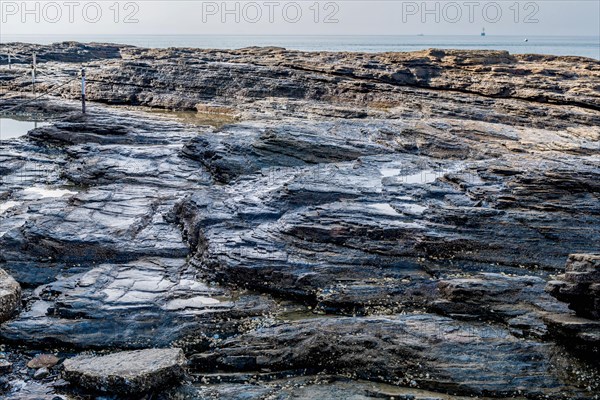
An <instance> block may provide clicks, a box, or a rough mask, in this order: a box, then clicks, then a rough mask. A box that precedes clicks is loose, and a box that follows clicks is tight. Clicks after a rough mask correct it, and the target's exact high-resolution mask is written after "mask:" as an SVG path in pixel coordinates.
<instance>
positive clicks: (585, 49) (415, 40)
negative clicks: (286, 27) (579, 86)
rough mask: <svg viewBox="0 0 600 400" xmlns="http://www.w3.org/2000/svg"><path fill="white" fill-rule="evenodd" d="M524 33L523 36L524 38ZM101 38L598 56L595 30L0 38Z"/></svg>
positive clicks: (221, 45)
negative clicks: (560, 32) (496, 33)
mask: <svg viewBox="0 0 600 400" xmlns="http://www.w3.org/2000/svg"><path fill="white" fill-rule="evenodd" d="M525 39H527V41H525ZM71 40H74V41H79V42H106V43H119V44H128V45H134V46H141V47H157V48H166V47H195V48H211V49H238V48H243V47H250V46H277V47H284V48H287V49H290V50H302V51H353V52H369V53H373V52H387V51H417V50H423V49H429V48H439V49H451V48H452V49H467V50H506V51H508V52H510V53H512V54H549V55H561V56H562V55H571V56H582V57H589V58H595V59H597V60H600V39H599V38H598V37H597V36H528V37H527V38H525V37H524V36H493V35H488V36H480V35H469V36H467V35H464V36H461V35H447V36H442V35H431V36H430V35H425V36H417V35H414V36H408V35H402V36H394V35H388V36H370V35H369V36H351V35H348V36H333V35H328V36H317V35H315V36H308V35H307V36H296V35H293V36H286V35H276V36H259V35H4V34H3V35H2V36H1V37H0V43H9V42H28V43H39V44H50V43H54V42H62V41H71Z"/></svg>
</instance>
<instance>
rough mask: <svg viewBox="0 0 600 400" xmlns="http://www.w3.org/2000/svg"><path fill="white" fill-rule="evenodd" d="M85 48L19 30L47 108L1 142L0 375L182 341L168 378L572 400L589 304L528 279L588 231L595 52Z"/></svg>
mask: <svg viewBox="0 0 600 400" xmlns="http://www.w3.org/2000/svg"><path fill="white" fill-rule="evenodd" d="M14 46H16V47H17V48H16V50H18V52H19V54H21V53H27V52H30V51H31V50H32V49H33V48H34V47H35V46H29V45H14ZM86 46H89V47H90V49H89V50H90V53H86V52H85V51H82V50H86V49H85V48H84V45H76V44H71V45H52V46H45V47H43V48H41V47H39V46H38V47H35V48H36V50H37V51H39V54H46V55H47V57H46V58H47V60H43V62H44V64H43V66H44V71H45V75H43V78H42V77H41V78H40V82H39V90H41V91H44V90H49V89H56V93H57V94H58V95H60V96H62V98H60V99H58V98H53V99H52V98H51V99H50V100H48V101H44V102H33V103H28V104H27V105H26V106H24V108H23V110H22V112H23V113H28V114H36V115H39V114H44V115H46V116H47V117H48V118H50V119H51V121H52V122H53V124H52V125H50V126H45V127H42V128H39V129H36V130H34V131H31V132H30V133H29V134H28V135H27V137H24V138H20V139H15V140H11V141H7V142H4V141H3V142H2V143H1V144H0V164H1V166H0V178H1V179H2V187H1V189H0V205H3V208H2V210H3V211H2V212H1V213H0V250H1V251H0V266H2V268H4V269H5V270H7V271H8V272H9V273H10V274H12V275H13V276H14V277H15V278H16V279H17V280H18V281H19V282H20V283H21V284H22V285H23V287H24V293H25V295H24V297H23V298H24V304H25V309H24V311H23V312H22V313H21V314H20V315H19V316H18V317H17V318H16V319H13V320H11V321H8V322H5V323H4V324H3V325H2V327H1V328H0V337H2V340H3V342H4V343H11V344H18V345H19V346H18V347H17V349H16V350H15V349H11V348H9V350H8V354H9V356H10V357H13V358H14V359H15V360H16V361H15V362H16V364H15V365H18V366H19V367H18V368H13V371H12V372H11V373H10V375H9V377H10V380H11V382H19V381H20V380H24V381H25V385H24V387H23V388H22V390H20V389H19V388H18V387H16V386H14V387H12V389H10V390H11V392H10V393H13V394H15V395H16V394H17V393H25V392H26V391H30V393H44V396H46V395H54V394H55V393H56V392H57V391H59V392H61V391H63V392H65V393H69V389H65V388H64V387H63V386H60V387H59V386H56V387H54V386H52V387H50V386H48V385H50V384H53V383H52V382H55V377H54V376H53V375H50V376H49V377H47V378H46V379H44V380H43V381H39V382H38V381H31V377H29V376H27V375H26V374H25V375H23V374H22V372H21V371H22V370H25V371H27V369H26V368H25V367H24V366H25V363H26V361H27V360H29V359H30V358H31V356H33V355H34V354H35V353H37V352H39V350H38V349H39V348H44V347H45V348H47V347H50V346H54V345H56V344H59V345H60V347H61V348H64V349H68V350H69V351H73V350H74V349H77V351H79V350H80V349H90V348H93V349H99V350H107V349H111V350H112V349H114V348H120V349H137V348H148V347H171V346H177V347H182V348H184V349H185V351H186V352H187V353H188V354H190V355H193V357H191V358H192V359H193V364H194V368H195V369H196V370H197V371H196V372H198V373H199V374H202V375H201V376H197V377H194V379H193V382H192V383H191V384H190V385H186V386H185V388H181V390H182V391H179V389H176V390H174V391H173V392H168V393H166V392H165V393H163V394H165V395H167V394H169V395H171V394H173V395H174V396H177V395H190V396H192V397H194V396H196V397H202V396H204V397H209V398H210V397H211V396H213V397H214V396H221V395H222V396H223V397H225V398H227V397H229V398H239V396H238V394H239V393H236V390H242V391H244V392H243V393H247V394H248V397H250V398H252V396H254V397H257V396H262V397H265V396H271V397H283V398H286V397H294V396H296V397H298V396H300V397H314V398H336V396H337V398H339V397H343V398H345V397H350V396H351V395H354V394H356V396H358V398H361V396H362V397H364V398H369V397H391V396H396V395H397V396H398V397H399V398H402V396H405V397H406V398H410V396H413V395H414V396H417V394H413V393H411V392H410V391H402V390H403V389H406V386H419V387H421V388H428V389H431V390H435V391H440V392H445V393H450V392H452V393H462V394H465V395H478V396H483V395H489V396H493V397H503V396H519V395H524V396H526V397H529V398H542V397H545V396H549V397H550V398H557V399H558V398H562V399H567V398H593V396H594V395H595V392H597V390H598V387H599V386H598V385H599V379H598V375H597V361H596V359H597V357H596V356H595V355H596V354H597V353H594V351H595V350H594V349H595V348H597V347H595V346H597V339H598V337H599V336H598V328H597V324H596V322H597V321H593V320H588V319H582V318H579V317H576V316H574V315H573V313H572V312H570V311H569V310H568V305H567V304H566V303H562V302H560V301H559V300H558V299H556V298H554V297H552V296H551V295H550V294H549V293H546V292H545V291H544V287H545V285H546V283H547V282H548V281H549V280H551V279H553V278H552V277H551V274H554V273H561V272H563V271H564V263H565V260H566V259H567V257H568V255H569V254H572V253H583V254H585V253H593V252H596V251H597V248H596V247H597V245H596V244H597V243H598V242H600V210H599V208H598V201H597V200H598V195H599V193H600V186H599V183H598V182H600V166H599V165H598V162H597V157H598V155H599V151H600V147H599V146H598V143H599V139H600V129H599V128H598V127H599V126H600V113H599V110H598V108H599V105H600V101H599V99H600V95H599V94H598V91H597V90H596V89H597V88H596V86H597V81H598V71H600V69H599V64H598V62H597V61H595V60H589V59H583V58H569V57H546V56H533V55H527V56H513V55H509V54H507V53H506V52H480V51H476V52H469V51H451V50H430V51H423V52H417V53H408V54H392V53H388V54H345V53H325V52H323V53H304V52H294V51H286V50H283V49H275V48H267V49H258V48H252V49H241V50H227V51H221V50H197V49H138V48H132V47H127V46H122V47H120V46H117V49H116V50H115V49H114V47H115V46H112V47H111V46H104V45H86ZM92 48H93V49H92ZM117 52H118V54H117ZM52 54H54V55H56V58H55V60H54V61H49V60H50V59H51V57H53V56H52ZM61 54H63V55H64V57H63V56H61ZM86 57H87V59H86V61H90V63H89V66H88V70H87V72H88V77H89V83H88V95H89V99H90V100H91V102H90V104H89V108H88V114H87V115H86V116H82V115H80V114H79V113H78V111H77V110H78V107H79V104H78V102H77V101H69V100H68V99H74V100H78V96H79V88H78V82H76V81H73V82H71V83H69V84H66V85H65V86H60V85H63V84H64V83H65V82H67V81H68V80H69V79H73V73H74V72H75V73H76V72H77V71H73V69H72V66H69V65H68V64H66V63H65V62H64V61H70V60H73V59H79V60H81V58H86ZM99 59H102V62H101V63H96V62H95V61H94V60H99ZM23 70H24V68H21V67H19V66H17V67H15V68H13V70H11V71H12V72H7V71H4V70H3V72H2V73H1V74H0V75H1V76H0V79H2V81H3V83H6V85H4V87H6V88H7V91H6V92H3V93H2V94H0V96H1V98H2V102H1V104H0V109H7V108H9V107H13V106H16V105H18V104H22V103H20V102H22V100H23V98H25V97H26V96H27V93H29V91H30V87H29V75H28V74H25V75H24V74H22V73H23ZM474 74H475V75H474ZM473 76H476V77H477V79H473ZM59 86H60V88H59ZM99 103H109V104H126V105H146V106H151V107H161V108H175V109H179V110H181V109H189V110H194V111H195V110H198V111H199V113H197V114H194V115H189V114H188V115H186V116H185V117H184V118H182V116H181V115H180V114H178V113H172V114H168V113H166V114H165V113H156V112H147V111H143V110H140V109H135V110H123V109H120V108H116V107H106V106H103V105H101V104H99ZM206 113H209V115H208V117H206V118H203V117H201V116H202V115H205V114H206ZM210 113H212V114H210ZM214 113H216V114H214ZM8 202H10V203H8ZM591 286H592V285H590V287H591ZM592 289H593V288H592ZM257 292H258V293H257ZM592 292H593V291H589V290H588V291H587V292H586V293H588V294H589V293H592ZM578 303H579V304H580V305H581V304H583V301H578ZM578 308H579V310H580V311H578V312H580V313H581V312H582V311H581V310H583V311H584V312H586V311H587V312H589V311H591V309H590V308H589V307H588V308H587V309H585V308H583V307H578ZM29 346H35V347H36V351H35V352H34V353H33V352H29V353H27V354H28V355H27V356H25V355H24V354H23V352H25V351H27V350H23V349H28V347H29ZM46 351H48V352H49V351H54V349H52V350H50V349H47V350H46ZM586 354H587V357H586ZM590 355H591V356H590ZM11 361H12V358H11ZM215 369H217V370H218V371H215ZM222 370H228V372H227V374H225V373H224V372H223V371H222ZM269 371H272V373H271V372H269ZM316 372H322V373H331V374H334V375H339V374H343V375H346V376H348V377H351V378H364V379H368V380H369V381H371V382H373V381H377V382H387V383H388V384H390V385H393V386H395V387H398V388H403V389H402V390H401V389H398V391H393V390H391V389H390V388H389V387H386V389H385V390H383V391H381V390H375V391H370V389H365V385H373V384H374V383H373V384H372V383H369V384H366V383H361V382H357V381H355V380H352V381H345V382H344V381H339V380H336V381H334V382H330V383H327V384H325V385H319V384H314V383H313V382H311V381H309V380H304V381H303V379H305V378H303V377H298V378H292V377H289V376H288V375H292V376H297V375H308V376H312V374H313V373H316ZM219 374H222V375H223V377H225V376H226V375H227V376H228V378H227V377H225V379H230V381H229V382H220V383H219V382H215V380H217V381H218V379H216V378H214V377H215V376H220V375H219ZM265 374H272V377H271V378H270V379H271V380H274V383H273V384H272V385H271V384H270V383H264V382H251V381H250V380H251V379H252V377H253V376H255V375H256V376H258V375H261V376H264V375H265ZM211 376H212V377H213V378H211ZM235 377H237V378H235ZM203 378H204V379H208V380H210V379H213V381H211V382H206V384H207V385H208V386H210V387H206V388H203V387H202V386H203V383H205V382H203ZM235 379H238V380H236V381H234V380H235ZM306 379H310V378H308V377H307V378H306ZM300 382H305V383H300ZM297 384H298V385H299V386H302V385H304V386H305V388H300V387H296V386H295V385H297ZM407 390H412V389H407ZM24 395H25V394H24ZM419 395H420V394H419ZM236 396H237V397H236ZM428 396H429V397H434V398H435V397H436V396H437V397H441V398H444V397H442V395H441V394H440V395H438V394H435V393H433V394H423V396H422V397H425V398H427V397H428ZM446 398H448V396H446Z"/></svg>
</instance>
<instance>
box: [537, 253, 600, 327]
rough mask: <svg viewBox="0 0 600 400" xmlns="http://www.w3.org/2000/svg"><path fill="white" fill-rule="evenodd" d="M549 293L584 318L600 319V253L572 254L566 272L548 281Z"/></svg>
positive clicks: (547, 288)
mask: <svg viewBox="0 0 600 400" xmlns="http://www.w3.org/2000/svg"><path fill="white" fill-rule="evenodd" d="M546 290H547V291H548V293H550V294H551V295H552V296H554V297H556V298H557V299H559V300H560V301H564V302H566V303H569V307H570V308H571V309H573V310H574V311H575V313H576V314H577V315H578V316H580V317H584V318H590V319H595V320H599V319H600V255H594V254H572V255H570V256H569V260H568V261H567V266H566V268H565V274H564V275H560V276H559V277H558V278H557V279H556V280H554V281H551V282H549V283H548V286H547V287H546Z"/></svg>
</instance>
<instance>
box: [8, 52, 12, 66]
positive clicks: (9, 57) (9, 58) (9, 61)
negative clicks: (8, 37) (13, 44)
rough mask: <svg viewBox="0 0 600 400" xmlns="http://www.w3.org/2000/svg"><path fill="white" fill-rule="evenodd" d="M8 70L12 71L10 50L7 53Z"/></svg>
mask: <svg viewBox="0 0 600 400" xmlns="http://www.w3.org/2000/svg"><path fill="white" fill-rule="evenodd" d="M8 69H12V59H11V54H10V50H9V51H8Z"/></svg>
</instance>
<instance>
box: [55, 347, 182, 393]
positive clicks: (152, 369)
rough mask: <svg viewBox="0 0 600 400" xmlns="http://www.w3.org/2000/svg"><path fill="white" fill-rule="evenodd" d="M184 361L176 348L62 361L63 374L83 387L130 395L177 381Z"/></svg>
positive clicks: (81, 357) (180, 375) (166, 385)
mask: <svg viewBox="0 0 600 400" xmlns="http://www.w3.org/2000/svg"><path fill="white" fill-rule="evenodd" d="M185 364H186V359H185V356H184V354H183V351H182V350H181V349H176V348H175V349H146V350H135V351H124V352H119V353H113V354H109V355H106V356H77V357H74V358H71V359H68V360H65V362H64V377H65V379H67V380H68V381H70V382H71V383H74V384H76V385H78V386H81V387H82V388H84V389H88V390H94V391H99V392H107V393H114V394H123V395H132V394H137V393H144V392H149V391H152V390H154V389H164V388H166V387H168V386H170V385H172V384H174V383H177V382H178V381H180V380H181V379H182V378H183V375H184V367H185Z"/></svg>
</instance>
